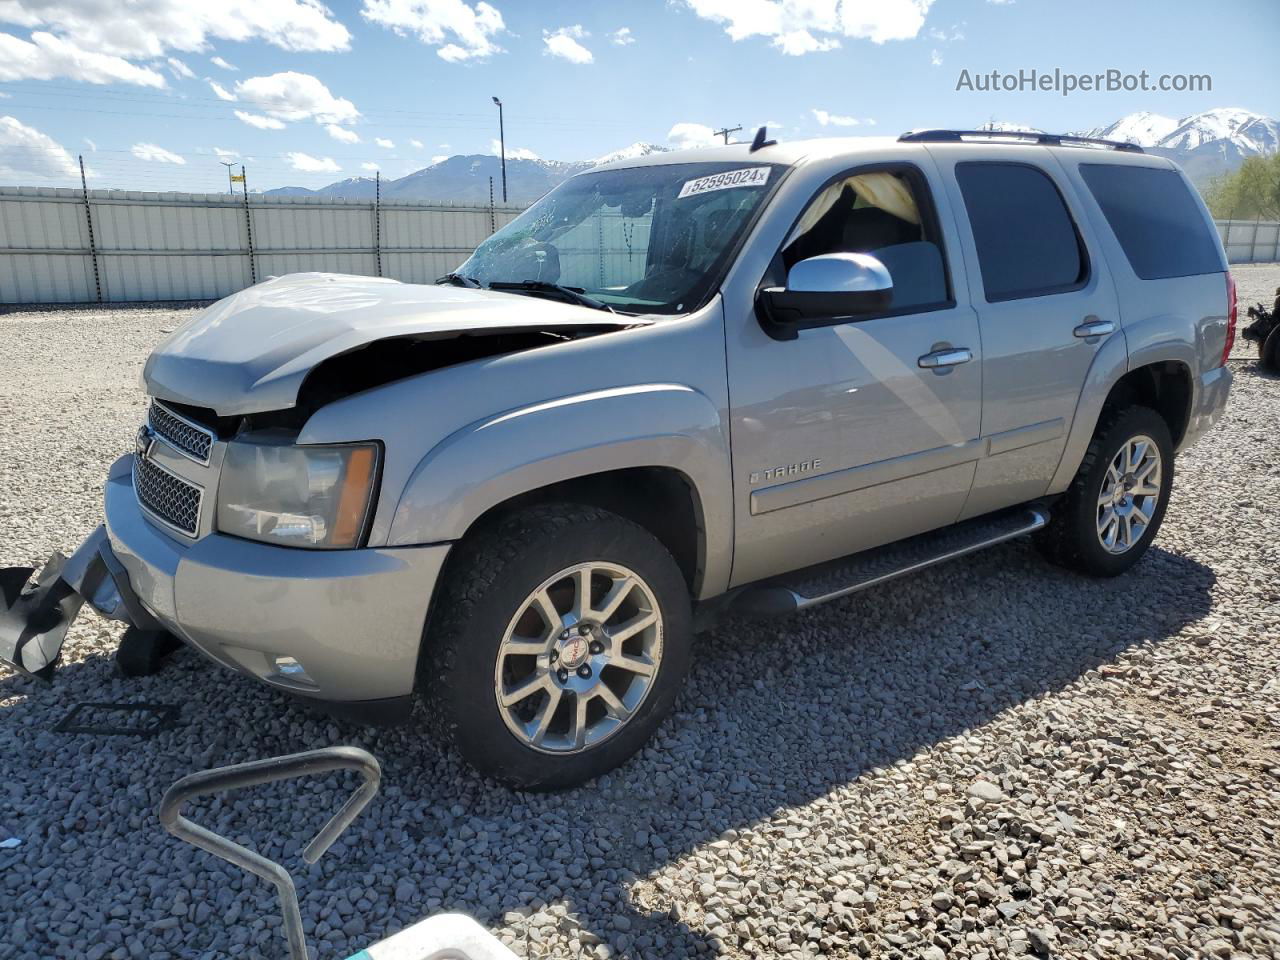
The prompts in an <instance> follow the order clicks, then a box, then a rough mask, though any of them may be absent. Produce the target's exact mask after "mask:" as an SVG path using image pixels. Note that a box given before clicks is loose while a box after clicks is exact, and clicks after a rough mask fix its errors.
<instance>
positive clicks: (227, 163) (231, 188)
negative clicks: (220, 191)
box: [218, 160, 236, 197]
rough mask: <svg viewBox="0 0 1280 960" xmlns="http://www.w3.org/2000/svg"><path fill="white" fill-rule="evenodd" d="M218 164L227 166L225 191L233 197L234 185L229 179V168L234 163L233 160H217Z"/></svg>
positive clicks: (234, 192) (234, 193)
mask: <svg viewBox="0 0 1280 960" xmlns="http://www.w3.org/2000/svg"><path fill="white" fill-rule="evenodd" d="M218 162H219V163H220V164H222V165H223V166H224V167H226V168H227V193H229V194H231V195H232V196H233V197H234V196H235V195H236V185H235V183H234V182H232V180H231V168H232V167H234V166H235V165H236V162H235V161H234V160H219V161H218Z"/></svg>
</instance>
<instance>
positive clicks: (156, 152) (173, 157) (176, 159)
mask: <svg viewBox="0 0 1280 960" xmlns="http://www.w3.org/2000/svg"><path fill="white" fill-rule="evenodd" d="M129 152H130V153H132V154H133V155H134V156H135V157H137V158H138V159H139V160H145V161H147V162H148V163H176V164H177V165H178V166H180V167H181V166H185V165H186V163H187V161H186V160H185V159H183V158H182V157H180V156H178V155H177V154H176V153H174V152H173V151H171V150H166V149H165V148H164V147H157V146H156V145H155V144H154V143H135V144H134V145H133V146H132V147H131V148H130V150H129Z"/></svg>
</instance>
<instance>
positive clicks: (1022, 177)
mask: <svg viewBox="0 0 1280 960" xmlns="http://www.w3.org/2000/svg"><path fill="white" fill-rule="evenodd" d="M956 180H957V182H958V183H959V184H960V192H961V193H962V194H963V195H964V205H965V209H966V210H968V212H969V223H970V225H971V226H972V227H973V239H974V242H975V243H976V244H977V248H978V265H979V266H980V267H981V269H982V288H983V290H984V291H985V292H986V295H987V300H989V301H991V300H1013V299H1015V298H1017V297H1035V296H1040V295H1042V294H1046V293H1056V292H1059V291H1062V290H1070V289H1072V288H1073V287H1076V286H1077V285H1079V283H1080V281H1081V280H1082V279H1083V278H1084V275H1085V265H1084V262H1083V259H1082V257H1081V254H1080V250H1081V244H1080V239H1079V235H1078V234H1077V233H1076V227H1075V223H1073V222H1072V220H1071V214H1070V213H1068V212H1067V208H1066V205H1065V204H1064V203H1063V202H1062V196H1061V195H1060V194H1059V193H1058V188H1057V187H1056V186H1054V184H1053V181H1052V180H1050V179H1049V178H1048V177H1047V176H1046V175H1045V174H1044V173H1042V172H1041V171H1039V170H1037V169H1036V168H1035V167H1030V166H1027V165H1026V164H1021V163H961V164H957V165H956Z"/></svg>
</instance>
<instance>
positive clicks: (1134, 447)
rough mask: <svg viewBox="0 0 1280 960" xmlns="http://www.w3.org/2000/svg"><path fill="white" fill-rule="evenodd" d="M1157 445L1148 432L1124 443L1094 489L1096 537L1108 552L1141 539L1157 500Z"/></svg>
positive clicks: (1128, 547)
mask: <svg viewBox="0 0 1280 960" xmlns="http://www.w3.org/2000/svg"><path fill="white" fill-rule="evenodd" d="M1161 470H1162V465H1161V462H1160V448H1159V447H1157V446H1156V443H1155V441H1154V440H1152V439H1151V438H1150V437H1148V436H1136V437H1133V438H1131V439H1130V440H1128V441H1127V442H1126V443H1124V444H1123V445H1122V446H1121V447H1120V449H1119V451H1117V453H1116V455H1115V456H1114V457H1112V458H1111V463H1110V464H1109V465H1108V467H1107V472H1106V475H1105V476H1104V477H1103V478H1102V489H1101V490H1100V491H1099V492H1098V540H1099V542H1100V543H1101V544H1102V546H1103V549H1105V550H1106V551H1107V552H1108V553H1113V554H1121V553H1127V552H1128V551H1129V550H1131V549H1132V548H1133V547H1134V546H1135V545H1136V544H1137V543H1138V541H1140V540H1141V539H1142V536H1143V534H1145V533H1146V532H1147V528H1148V527H1149V526H1150V525H1151V518H1152V517H1153V516H1154V515H1155V512H1156V507H1157V506H1158V505H1159V503H1160V489H1161V480H1162V476H1161Z"/></svg>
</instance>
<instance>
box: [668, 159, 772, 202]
mask: <svg viewBox="0 0 1280 960" xmlns="http://www.w3.org/2000/svg"><path fill="white" fill-rule="evenodd" d="M768 182H769V168H768V167H747V168H745V169H743V170H729V171H726V172H725V173H713V174H712V175H711V176H709V177H699V178H698V179H697V180H686V181H685V184H684V186H683V187H681V188H680V192H679V193H677V194H676V199H677V200H683V199H684V198H685V197H696V196H697V195H698V194H700V193H710V192H711V191H712V190H728V189H729V188H730V187H763V186H764V185H765V184H766V183H768Z"/></svg>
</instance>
